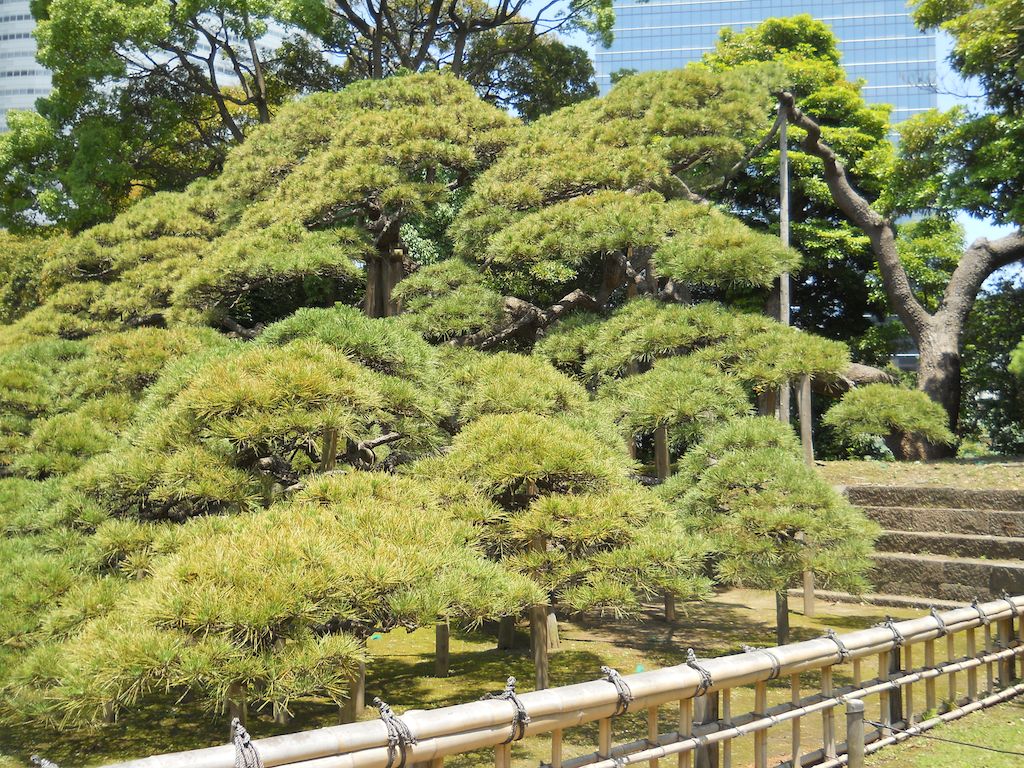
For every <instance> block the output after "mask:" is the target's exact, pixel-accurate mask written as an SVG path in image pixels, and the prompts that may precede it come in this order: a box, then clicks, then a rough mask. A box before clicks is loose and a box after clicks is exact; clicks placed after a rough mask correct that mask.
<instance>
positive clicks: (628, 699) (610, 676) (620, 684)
mask: <svg viewBox="0 0 1024 768" xmlns="http://www.w3.org/2000/svg"><path fill="white" fill-rule="evenodd" d="M601 674H603V675H604V679H605V680H607V681H608V682H609V683H611V684H612V685H614V686H615V693H616V694H618V697H619V701H618V703H617V704H616V705H615V711H614V712H613V713H612V717H618V716H619V715H624V714H626V713H627V712H628V711H629V705H630V704H632V703H633V692H632V691H631V690H629V686H628V685H627V684H626V681H625V680H623V679H622V675H620V674H619V673H618V671H617V670H614V669H612V668H611V667H601Z"/></svg>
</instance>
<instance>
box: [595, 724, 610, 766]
mask: <svg viewBox="0 0 1024 768" xmlns="http://www.w3.org/2000/svg"><path fill="white" fill-rule="evenodd" d="M597 756H598V757H600V758H604V759H608V758H609V757H611V756H612V719H611V718H610V717H606V718H603V719H601V720H598V721H597Z"/></svg>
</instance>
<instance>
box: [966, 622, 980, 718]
mask: <svg viewBox="0 0 1024 768" xmlns="http://www.w3.org/2000/svg"><path fill="white" fill-rule="evenodd" d="M977 633H978V630H977V629H975V628H974V627H971V628H970V629H968V630H967V655H968V656H969V657H971V658H974V657H975V656H977V655H978V637H977ZM977 698H978V668H977V667H971V668H970V669H968V670H967V699H968V700H969V701H976V700H977Z"/></svg>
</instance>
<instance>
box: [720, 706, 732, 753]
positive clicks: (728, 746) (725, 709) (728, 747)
mask: <svg viewBox="0 0 1024 768" xmlns="http://www.w3.org/2000/svg"><path fill="white" fill-rule="evenodd" d="M731 725H732V688H726V689H725V690H723V691H722V727H723V728H728V727H730V726H731ZM722 768H732V739H727V740H726V741H725V742H723V744H722Z"/></svg>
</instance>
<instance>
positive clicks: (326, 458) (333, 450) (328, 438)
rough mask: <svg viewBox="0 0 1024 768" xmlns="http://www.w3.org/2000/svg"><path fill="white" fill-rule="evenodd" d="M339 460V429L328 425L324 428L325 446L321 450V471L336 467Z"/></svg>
mask: <svg viewBox="0 0 1024 768" xmlns="http://www.w3.org/2000/svg"><path fill="white" fill-rule="evenodd" d="M337 460H338V430H336V429H334V428H332V427H327V428H326V429H324V437H323V448H321V450H320V471H321V472H327V471H329V470H332V469H334V467H335V464H336V463H337Z"/></svg>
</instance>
